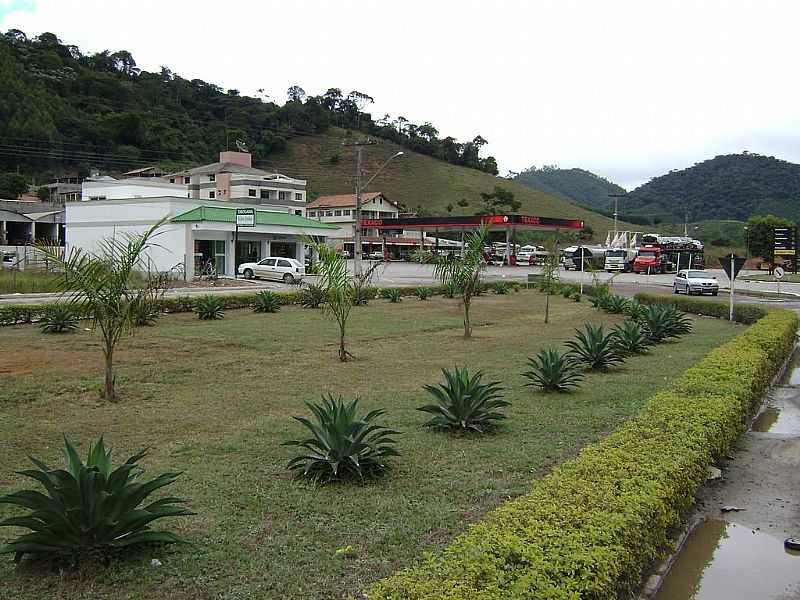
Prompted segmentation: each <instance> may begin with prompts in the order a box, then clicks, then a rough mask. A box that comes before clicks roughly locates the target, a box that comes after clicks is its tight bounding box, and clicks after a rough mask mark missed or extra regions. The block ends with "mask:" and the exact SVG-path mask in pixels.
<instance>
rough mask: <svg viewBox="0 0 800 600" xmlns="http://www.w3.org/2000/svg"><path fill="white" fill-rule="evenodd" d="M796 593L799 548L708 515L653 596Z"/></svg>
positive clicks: (669, 599)
mask: <svg viewBox="0 0 800 600" xmlns="http://www.w3.org/2000/svg"><path fill="white" fill-rule="evenodd" d="M798 594H800V553H796V552H791V551H787V550H785V549H784V547H783V540H781V539H778V538H775V537H772V536H771V535H767V534H764V533H759V532H755V533H754V532H753V530H752V529H750V528H749V527H742V526H741V525H735V524H733V523H727V522H725V521H719V520H709V521H705V522H703V523H701V524H700V525H698V526H697V527H696V528H695V529H694V531H692V533H691V535H690V536H689V539H687V540H686V544H685V545H684V547H683V549H682V550H681V553H680V555H679V556H678V559H677V560H676V561H675V564H673V565H672V568H671V569H670V571H669V573H668V574H667V576H666V578H665V579H664V582H663V584H662V586H661V589H660V590H659V591H658V593H657V594H656V596H655V600H733V599H737V598H741V599H745V598H751V599H756V598H758V599H760V600H769V599H775V600H777V599H781V600H783V599H787V598H797V597H800V596H798Z"/></svg>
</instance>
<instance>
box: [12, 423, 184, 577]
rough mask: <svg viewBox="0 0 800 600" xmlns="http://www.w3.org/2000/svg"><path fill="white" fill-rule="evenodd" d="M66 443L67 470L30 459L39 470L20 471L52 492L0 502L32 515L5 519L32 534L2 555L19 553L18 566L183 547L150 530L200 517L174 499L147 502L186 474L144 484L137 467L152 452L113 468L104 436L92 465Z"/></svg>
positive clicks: (167, 475)
mask: <svg viewBox="0 0 800 600" xmlns="http://www.w3.org/2000/svg"><path fill="white" fill-rule="evenodd" d="M64 442H65V450H64V456H65V464H66V467H65V468H64V469H51V468H50V467H48V466H47V465H46V464H44V463H43V462H41V461H39V460H36V459H35V458H31V461H32V462H33V463H34V465H36V470H27V471H20V472H19V473H20V474H21V475H24V476H26V477H30V478H31V479H35V480H36V481H38V482H39V483H40V484H41V485H42V486H43V487H44V488H45V492H46V493H45V494H42V493H40V492H38V491H35V490H24V491H20V492H16V493H13V494H9V495H7V496H2V497H0V503H3V504H11V505H15V506H19V507H21V508H27V509H29V510H30V511H31V512H30V513H29V514H28V515H25V516H17V517H9V518H7V519H4V520H2V521H0V526H3V527H24V528H27V529H30V530H31V533H26V534H24V535H22V536H20V537H18V538H17V539H15V540H14V541H12V542H10V543H9V544H7V545H5V546H3V547H2V548H0V554H9V553H13V554H15V560H17V561H19V560H20V559H21V558H22V557H23V556H24V555H25V554H32V555H40V556H45V557H49V558H61V559H68V560H69V561H71V562H72V563H73V564H75V563H77V562H79V561H80V560H82V559H85V558H94V559H96V558H103V557H107V556H108V555H109V554H111V553H112V552H115V551H120V550H125V549H128V548H132V547H135V546H139V545H142V544H150V543H175V542H180V541H181V539H180V538H178V537H177V536H176V535H174V534H173V533H169V532H166V531H153V530H151V529H150V524H151V523H153V522H154V521H156V520H158V519H163V518H166V517H177V516H184V515H192V514H194V513H193V512H191V511H189V510H188V509H186V508H183V507H181V506H179V505H180V504H181V503H183V502H184V501H183V500H181V499H180V498H174V497H167V498H162V499H160V500H156V501H154V502H150V503H148V504H144V502H145V500H146V499H147V498H148V497H149V496H150V495H151V494H152V493H153V492H155V491H156V490H158V489H160V488H163V487H165V486H167V485H170V484H171V483H173V482H174V481H175V480H176V479H177V478H178V476H179V475H180V474H179V473H164V474H163V475H159V476H158V477H156V478H154V479H151V480H150V481H147V482H143V481H140V480H139V476H140V475H141V473H142V469H141V467H139V464H138V463H139V461H140V460H141V459H142V458H144V456H145V454H146V452H145V451H141V452H139V453H138V454H135V455H133V456H131V457H130V458H129V459H128V460H127V461H126V462H125V463H124V464H123V465H121V466H119V467H117V468H116V469H112V464H111V451H110V450H106V449H105V446H104V444H103V438H102V437H101V438H100V439H99V440H98V441H97V442H93V443H91V444H90V445H89V453H88V456H87V459H86V462H85V463H84V462H83V461H82V460H81V458H80V456H78V452H77V451H76V450H75V448H74V447H73V445H72V444H71V443H70V442H69V440H67V439H65V440H64Z"/></svg>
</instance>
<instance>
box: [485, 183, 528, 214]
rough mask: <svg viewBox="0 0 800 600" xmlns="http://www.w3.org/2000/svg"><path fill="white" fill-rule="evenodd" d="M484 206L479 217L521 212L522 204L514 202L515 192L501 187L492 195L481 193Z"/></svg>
mask: <svg viewBox="0 0 800 600" xmlns="http://www.w3.org/2000/svg"><path fill="white" fill-rule="evenodd" d="M481 201H482V202H483V206H482V207H481V209H480V210H479V211H478V214H479V215H511V214H514V213H516V212H518V211H519V207H520V206H522V203H521V202H520V201H519V200H514V192H512V191H510V190H507V189H505V188H503V187H501V186H499V185H497V186H495V188H494V191H492V192H491V193H487V192H481Z"/></svg>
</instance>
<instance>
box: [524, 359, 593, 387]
mask: <svg viewBox="0 0 800 600" xmlns="http://www.w3.org/2000/svg"><path fill="white" fill-rule="evenodd" d="M528 363H529V367H530V369H529V370H528V371H525V372H524V373H523V374H522V376H523V377H527V378H528V379H530V380H531V381H530V383H526V384H525V385H526V386H536V387H540V388H542V389H543V390H544V391H545V392H551V391H552V392H566V391H569V390H570V389H571V388H576V387H578V386H579V385H580V382H581V380H582V379H583V373H582V372H581V368H580V365H578V363H577V362H576V360H575V358H574V357H572V356H571V355H569V354H568V353H564V354H562V353H559V352H558V350H555V349H553V348H545V349H544V350H541V351H540V352H539V354H537V355H536V356H535V357H534V358H528Z"/></svg>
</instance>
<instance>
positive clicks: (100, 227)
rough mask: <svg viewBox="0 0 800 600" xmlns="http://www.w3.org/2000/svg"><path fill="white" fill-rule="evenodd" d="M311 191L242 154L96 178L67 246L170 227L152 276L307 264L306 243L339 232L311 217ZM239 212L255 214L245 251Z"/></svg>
mask: <svg viewBox="0 0 800 600" xmlns="http://www.w3.org/2000/svg"><path fill="white" fill-rule="evenodd" d="M305 184H306V182H305V181H304V180H301V179H292V178H289V177H284V176H283V175H280V174H275V173H268V172H266V171H261V170H259V169H254V168H252V167H251V166H250V155H249V154H246V153H243V152H222V153H220V161H219V162H218V163H212V164H210V165H205V166H202V167H197V168H195V169H190V170H188V171H184V172H181V173H175V174H172V175H169V176H166V177H162V178H158V177H146V178H144V177H134V178H129V179H113V178H110V177H98V178H93V179H91V180H88V181H85V182H84V186H83V191H82V200H84V201H83V202H72V203H68V204H67V206H66V218H65V222H66V245H67V246H68V247H69V248H82V249H84V250H86V251H89V252H93V251H97V249H98V247H99V242H100V241H101V240H102V239H103V238H108V237H113V236H122V235H126V234H140V233H142V232H144V231H146V230H147V229H148V228H150V227H152V226H153V225H154V224H156V223H158V222H159V221H162V220H164V224H163V225H162V226H161V228H160V231H159V234H158V237H157V239H156V240H155V242H156V244H157V245H156V246H154V247H153V248H152V249H151V250H150V252H149V256H148V258H149V259H150V261H151V267H150V268H151V269H153V270H158V271H169V270H173V269H174V270H175V271H176V272H183V273H184V274H185V276H186V277H187V278H190V277H191V276H192V275H194V274H196V273H199V272H200V270H201V269H202V268H203V267H204V265H206V264H207V263H208V261H211V262H213V264H214V265H215V266H216V269H217V271H218V272H219V273H220V274H225V275H233V274H234V272H235V269H236V266H237V265H239V264H241V263H243V262H250V261H254V260H259V259H261V258H264V257H266V256H283V257H288V258H295V259H297V260H300V261H303V260H304V258H305V251H304V244H303V240H304V238H305V237H306V236H314V237H318V238H327V237H328V236H329V235H330V234H331V233H334V232H336V231H337V230H338V228H337V226H336V225H332V224H327V223H320V222H318V221H312V220H309V219H306V218H305V216H304V214H305V193H306V191H305ZM237 208H251V209H255V211H256V225H255V226H254V227H248V228H244V227H240V228H239V232H238V244H236V243H235V233H236V226H235V223H236V209H237Z"/></svg>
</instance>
